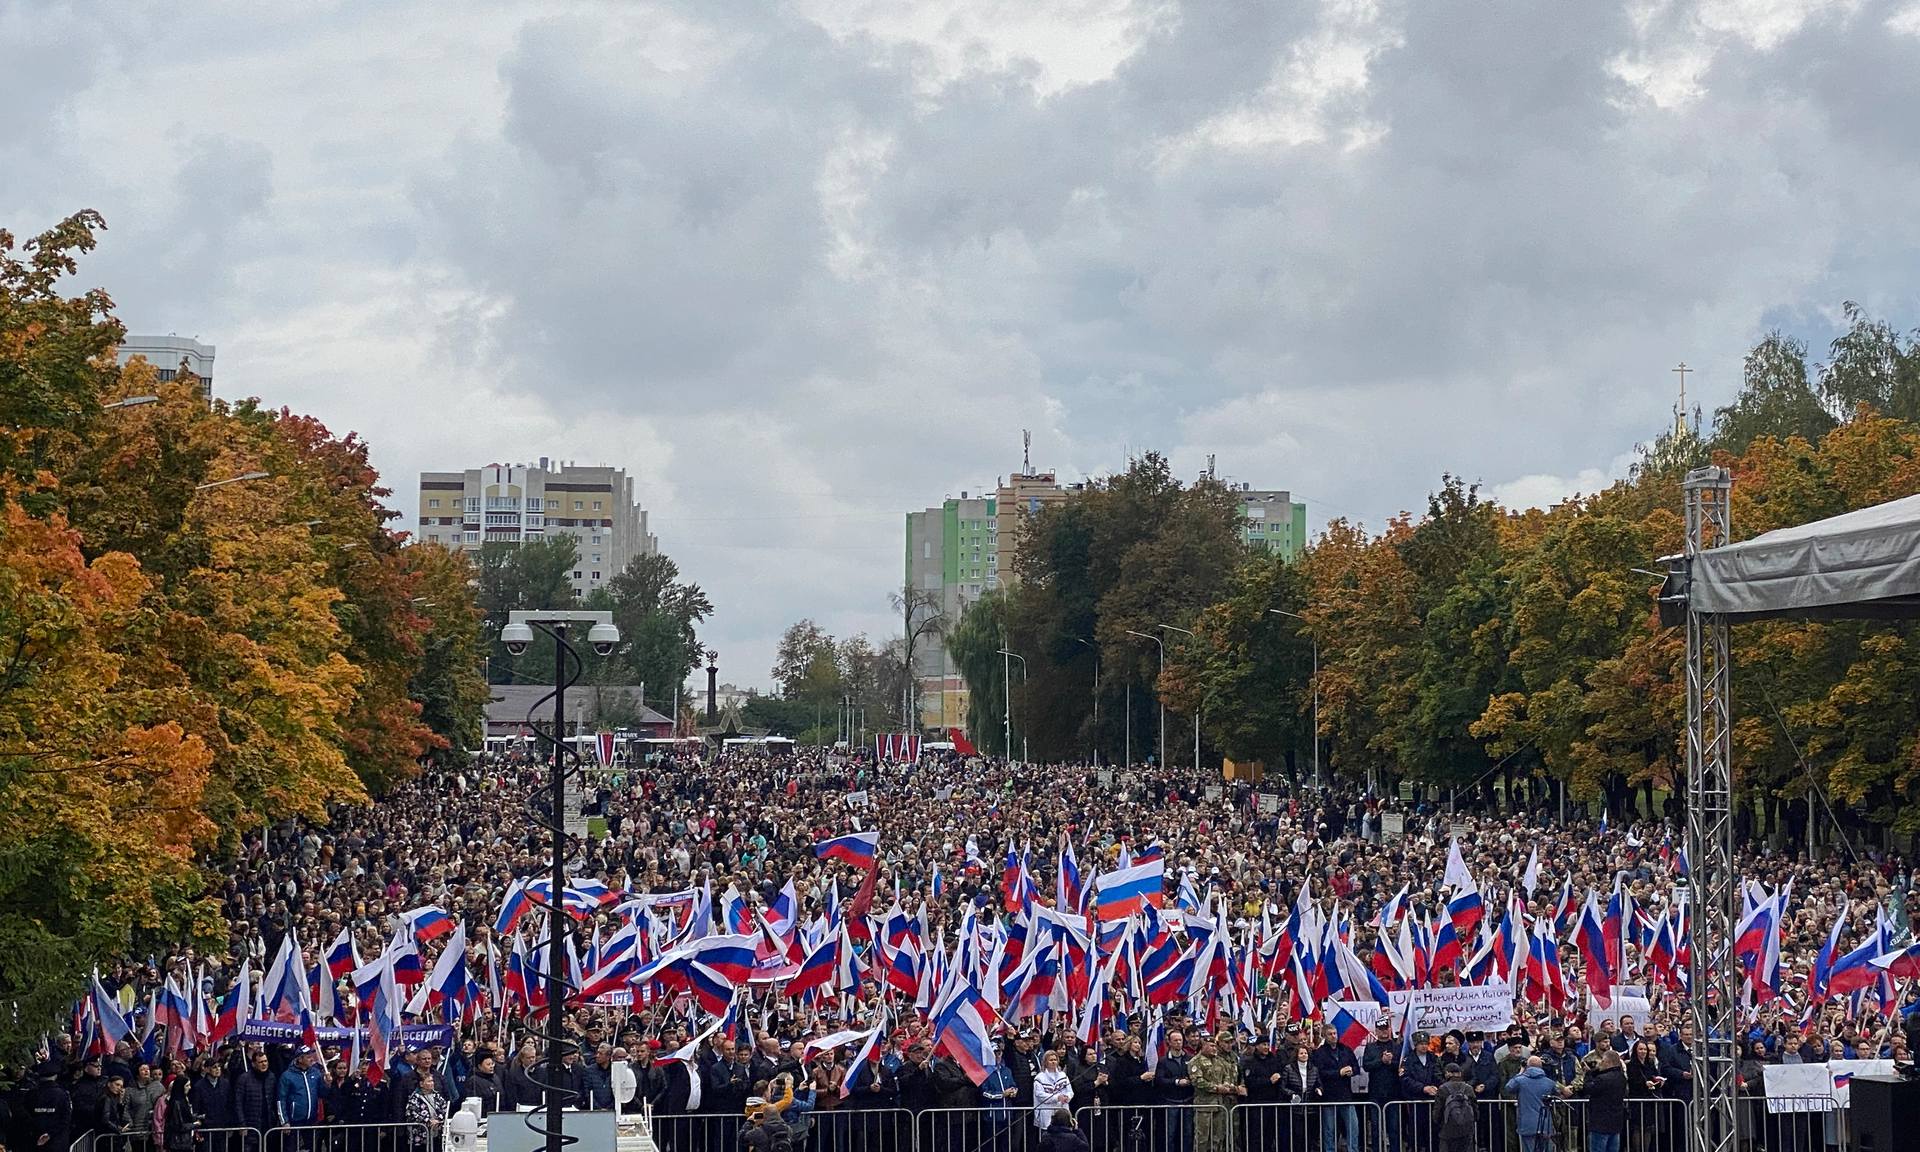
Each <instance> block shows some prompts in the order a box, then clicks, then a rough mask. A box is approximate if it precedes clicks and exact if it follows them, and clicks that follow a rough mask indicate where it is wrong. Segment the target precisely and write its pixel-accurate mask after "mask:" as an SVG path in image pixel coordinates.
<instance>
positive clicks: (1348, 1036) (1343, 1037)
mask: <svg viewBox="0 0 1920 1152" xmlns="http://www.w3.org/2000/svg"><path fill="white" fill-rule="evenodd" d="M1327 1026H1328V1027H1329V1028H1332V1029H1333V1030H1334V1031H1335V1032H1336V1033H1338V1034H1339V1036H1340V1043H1342V1044H1345V1045H1346V1046H1347V1047H1349V1048H1351V1049H1353V1050H1354V1051H1355V1052H1358V1051H1360V1050H1361V1049H1363V1048H1365V1047H1366V1046H1367V1026H1366V1025H1365V1024H1362V1023H1361V1022H1360V1021H1359V1019H1358V1018H1356V1017H1355V1016H1354V1014H1353V1013H1351V1012H1349V1011H1347V1010H1346V1009H1345V1008H1342V1007H1341V1006H1340V1005H1339V1004H1337V1003H1332V1002H1329V1003H1328V1004H1327Z"/></svg>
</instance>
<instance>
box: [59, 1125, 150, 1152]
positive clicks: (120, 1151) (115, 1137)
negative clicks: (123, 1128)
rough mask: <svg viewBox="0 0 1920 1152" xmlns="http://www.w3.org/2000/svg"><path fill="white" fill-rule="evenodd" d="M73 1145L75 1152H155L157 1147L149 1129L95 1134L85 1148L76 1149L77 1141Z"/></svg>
mask: <svg viewBox="0 0 1920 1152" xmlns="http://www.w3.org/2000/svg"><path fill="white" fill-rule="evenodd" d="M75 1145H76V1152H155V1149H157V1148H158V1147H159V1145H158V1143H157V1142H156V1141H155V1140H154V1138H153V1131H152V1129H149V1128H142V1129H140V1130H139V1131H136V1132H95V1133H94V1134H93V1139H92V1140H91V1141H89V1142H88V1144H87V1146H86V1147H84V1148H80V1147H78V1141H76V1142H75Z"/></svg>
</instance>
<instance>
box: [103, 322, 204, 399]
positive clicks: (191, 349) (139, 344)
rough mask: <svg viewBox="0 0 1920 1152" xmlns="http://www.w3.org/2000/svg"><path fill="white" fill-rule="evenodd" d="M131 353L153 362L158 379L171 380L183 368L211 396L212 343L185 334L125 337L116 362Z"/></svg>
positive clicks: (127, 358) (122, 360) (123, 362)
mask: <svg viewBox="0 0 1920 1152" xmlns="http://www.w3.org/2000/svg"><path fill="white" fill-rule="evenodd" d="M135 356H139V357H141V358H143V359H145V360H146V362H147V363H149V364H151V365H153V370H154V375H155V376H157V377H159V379H160V380H161V381H162V382H165V381H168V380H172V379H173V378H174V377H176V376H178V375H179V374H180V369H181V368H182V367H185V368H186V369H187V370H188V371H189V372H192V373H193V374H194V375H195V376H198V377H200V380H201V383H202V384H204V385H205V389H206V394H207V397H208V398H209V399H211V398H212V397H213V345H211V344H202V343H200V341H198V340H190V339H188V338H187V337H185V336H129V337H127V338H126V340H125V342H124V343H122V344H121V345H120V354H119V360H120V363H122V364H125V363H126V362H127V361H129V360H132V359H133V358H134V357H135Z"/></svg>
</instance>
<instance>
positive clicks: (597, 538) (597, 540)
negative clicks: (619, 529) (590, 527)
mask: <svg viewBox="0 0 1920 1152" xmlns="http://www.w3.org/2000/svg"><path fill="white" fill-rule="evenodd" d="M593 542H594V543H595V544H598V543H600V537H598V536H595V537H594V538H593ZM594 559H595V560H598V559H600V557H598V556H595V557H594Z"/></svg>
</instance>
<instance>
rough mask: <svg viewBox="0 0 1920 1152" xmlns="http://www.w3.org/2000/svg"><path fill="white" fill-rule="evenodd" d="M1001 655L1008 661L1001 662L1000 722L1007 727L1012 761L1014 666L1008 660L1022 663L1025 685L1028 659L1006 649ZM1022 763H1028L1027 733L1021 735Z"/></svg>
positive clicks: (1009, 754) (1021, 678) (1021, 672)
mask: <svg viewBox="0 0 1920 1152" xmlns="http://www.w3.org/2000/svg"><path fill="white" fill-rule="evenodd" d="M1000 655H1001V656H1004V657H1006V659H1004V660H1002V661H1000V664H1001V669H1002V670H1001V673H1000V722H1001V723H1002V724H1003V725H1005V727H1006V732H1007V736H1006V745H1007V756H1008V758H1009V759H1011V758H1012V756H1013V666H1012V665H1011V664H1008V663H1007V660H1018V661H1020V683H1022V684H1025V683H1026V682H1027V658H1026V657H1025V656H1022V655H1020V653H1018V652H1009V651H1008V650H1007V649H1005V648H1002V649H1000ZM1020 762H1021V763H1022V764H1024V763H1026V762H1027V734H1026V733H1025V732H1022V733H1021V734H1020Z"/></svg>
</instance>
